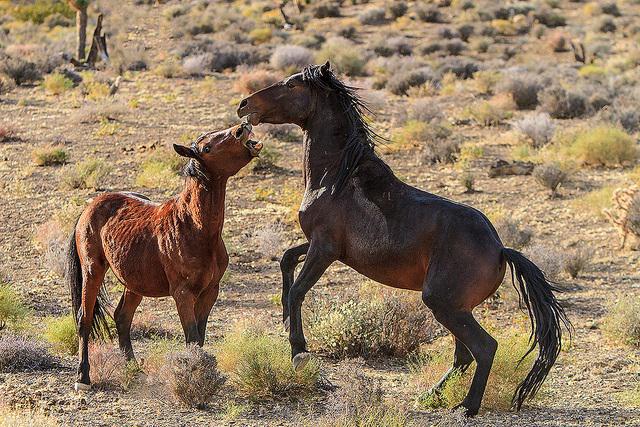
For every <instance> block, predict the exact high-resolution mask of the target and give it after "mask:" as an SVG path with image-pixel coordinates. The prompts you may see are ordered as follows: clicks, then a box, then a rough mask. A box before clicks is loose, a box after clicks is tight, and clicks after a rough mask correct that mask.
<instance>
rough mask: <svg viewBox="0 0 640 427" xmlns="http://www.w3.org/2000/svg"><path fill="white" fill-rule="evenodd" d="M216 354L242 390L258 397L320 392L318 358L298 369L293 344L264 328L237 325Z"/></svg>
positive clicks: (252, 398) (224, 370)
mask: <svg viewBox="0 0 640 427" xmlns="http://www.w3.org/2000/svg"><path fill="white" fill-rule="evenodd" d="M216 356H217V359H218V365H219V367H220V369H221V370H222V371H223V372H225V373H227V374H228V375H229V380H230V381H231V382H232V383H233V384H234V386H235V387H236V388H237V390H238V392H239V393H241V394H242V395H243V396H245V397H247V398H249V399H251V400H254V401H256V400H257V401H259V400H262V399H274V398H275V399H299V398H303V397H304V396H305V395H309V394H313V393H316V392H317V391H318V387H319V385H320V380H321V378H320V362H319V361H318V360H317V359H314V360H311V361H310V362H309V363H308V364H307V365H306V366H305V367H304V369H302V371H301V372H297V373H296V372H295V371H294V370H293V366H292V365H291V359H290V358H291V356H290V350H289V344H288V343H287V342H286V341H283V340H281V339H279V338H276V337H272V336H269V335H266V334H264V332H261V331H256V330H248V329H241V328H237V329H236V330H235V331H234V332H232V333H230V334H227V335H226V336H225V338H224V340H223V341H222V342H221V343H220V345H219V348H218V351H217V353H216Z"/></svg>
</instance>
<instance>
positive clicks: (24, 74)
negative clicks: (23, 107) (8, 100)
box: [0, 58, 42, 86]
mask: <svg viewBox="0 0 640 427" xmlns="http://www.w3.org/2000/svg"><path fill="white" fill-rule="evenodd" d="M0 74H5V75H7V77H9V78H11V79H12V80H13V81H14V83H15V84H16V85H17V86H20V85H22V84H24V83H33V82H35V81H37V80H40V79H41V78H42V75H41V73H40V71H39V70H38V67H37V65H36V64H34V63H33V62H28V61H25V60H23V59H20V58H4V59H3V60H2V62H0Z"/></svg>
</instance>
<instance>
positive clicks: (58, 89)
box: [42, 73, 73, 95]
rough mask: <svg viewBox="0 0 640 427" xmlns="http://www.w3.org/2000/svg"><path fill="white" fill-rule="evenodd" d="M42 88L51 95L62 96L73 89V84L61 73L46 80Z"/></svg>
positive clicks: (51, 75) (47, 77)
mask: <svg viewBox="0 0 640 427" xmlns="http://www.w3.org/2000/svg"><path fill="white" fill-rule="evenodd" d="M42 86H43V87H44V90H46V91H47V92H48V93H50V94H51V95H60V94H63V93H64V92H66V91H68V90H69V89H72V88H73V82H72V81H71V80H70V79H69V78H67V77H65V76H64V75H62V74H60V73H53V74H49V75H48V76H46V77H45V78H44V81H43V82H42Z"/></svg>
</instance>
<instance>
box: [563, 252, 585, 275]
mask: <svg viewBox="0 0 640 427" xmlns="http://www.w3.org/2000/svg"><path fill="white" fill-rule="evenodd" d="M563 258H564V267H563V269H564V271H565V273H567V274H568V275H569V276H570V277H571V278H572V279H575V278H577V277H578V276H579V275H580V273H582V272H583V271H584V269H585V268H586V267H587V265H588V264H589V261H590V260H591V254H590V253H589V251H588V250H587V249H586V248H585V247H577V248H571V249H569V250H566V251H564V256H563Z"/></svg>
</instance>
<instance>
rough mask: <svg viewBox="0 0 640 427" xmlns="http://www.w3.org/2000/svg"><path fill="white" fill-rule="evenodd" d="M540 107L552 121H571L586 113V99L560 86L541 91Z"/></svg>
mask: <svg viewBox="0 0 640 427" xmlns="http://www.w3.org/2000/svg"><path fill="white" fill-rule="evenodd" d="M540 107H541V109H542V111H545V112H547V113H549V114H550V115H551V117H553V118H554V119H573V118H577V117H582V116H584V115H585V114H586V113H587V112H588V110H587V107H588V105H587V99H586V97H585V96H584V95H583V94H581V93H579V92H575V91H569V90H566V89H565V88H563V87H561V86H550V87H548V88H547V89H545V90H544V91H542V93H541V94H540Z"/></svg>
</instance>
